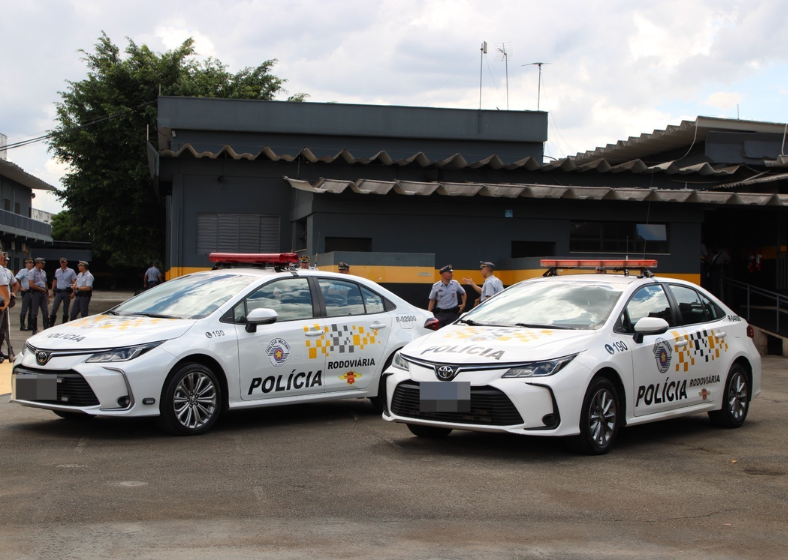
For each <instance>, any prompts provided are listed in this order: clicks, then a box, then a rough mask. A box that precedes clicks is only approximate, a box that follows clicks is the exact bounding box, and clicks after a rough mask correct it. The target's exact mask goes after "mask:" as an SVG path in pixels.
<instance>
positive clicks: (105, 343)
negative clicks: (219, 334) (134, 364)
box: [28, 315, 196, 350]
mask: <svg viewBox="0 0 788 560" xmlns="http://www.w3.org/2000/svg"><path fill="white" fill-rule="evenodd" d="M195 322H196V321H194V320H191V319H155V318H151V317H119V316H113V315H93V316H91V317H85V318H84V319H77V320H76V321H71V322H69V323H66V324H64V325H57V326H56V327H51V328H49V329H47V330H45V331H39V333H38V334H37V335H35V336H32V337H30V338H29V339H28V343H29V344H30V345H31V346H33V347H35V348H42V349H45V350H66V349H68V350H78V349H87V348H118V347H121V346H133V345H135V344H143V343H145V342H156V341H159V340H170V339H173V338H178V337H179V336H182V335H183V334H184V333H185V332H186V331H188V330H189V328H191V326H192V325H194V323H195Z"/></svg>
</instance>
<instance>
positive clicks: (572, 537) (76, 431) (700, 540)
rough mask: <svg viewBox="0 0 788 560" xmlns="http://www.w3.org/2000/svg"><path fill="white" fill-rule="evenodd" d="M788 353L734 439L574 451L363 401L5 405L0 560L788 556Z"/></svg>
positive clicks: (678, 433)
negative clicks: (203, 425)
mask: <svg viewBox="0 0 788 560" xmlns="http://www.w3.org/2000/svg"><path fill="white" fill-rule="evenodd" d="M786 402H788V360H786V359H785V358H782V357H766V358H764V378H763V393H762V395H761V396H760V397H759V398H757V399H755V400H754V401H753V403H752V407H751V410H750V414H749V417H748V419H747V422H746V423H745V425H744V426H743V427H742V428H741V429H738V430H724V429H719V428H715V427H713V426H712V425H711V424H710V423H709V421H708V418H707V417H706V416H705V415H696V416H692V417H688V418H682V419H677V420H672V421H668V422H661V423H655V424H650V425H645V426H639V427H633V428H628V429H626V430H624V431H623V432H622V434H621V436H620V440H619V443H618V445H617V447H616V448H615V450H614V451H613V452H611V453H610V454H608V455H605V456H602V457H585V456H579V455H575V454H573V453H572V452H571V451H569V450H567V449H566V447H565V445H564V444H563V442H562V441H560V440H556V439H542V438H536V437H523V436H510V435H495V434H483V433H467V432H466V433H462V432H454V433H453V434H452V435H451V436H450V437H448V438H446V439H444V440H426V439H419V438H416V437H413V436H412V435H411V434H410V432H409V431H408V430H407V428H406V427H405V426H404V425H400V424H391V423H387V422H384V421H383V420H382V419H381V418H380V416H379V415H377V414H375V413H373V411H372V407H371V406H370V405H369V403H368V402H367V401H365V400H348V401H340V402H334V403H324V404H310V405H297V406H290V407H279V408H268V409H259V410H247V411H243V412H236V413H231V414H228V415H225V416H224V417H222V418H221V419H220V421H219V423H218V424H217V426H216V428H215V429H214V430H213V431H212V432H210V433H209V434H207V435H204V436H199V437H191V438H177V437H171V436H167V435H165V434H163V433H162V432H160V431H159V430H158V428H157V427H156V424H155V422H154V421H152V420H124V419H93V420H89V421H82V422H74V421H68V420H63V419H59V418H58V417H56V416H55V415H54V414H53V413H51V412H48V411H42V410H36V409H30V408H24V407H21V406H18V405H13V404H10V403H8V402H7V398H2V399H0V503H2V508H1V509H0V512H1V513H0V558H15V559H17V558H163V557H166V558H169V559H172V560H176V559H180V558H184V559H192V558H215V557H221V558H304V557H312V558H370V557H382V558H482V557H483V558H578V559H579V558H583V559H601V558H638V559H651V558H682V559H695V558H715V559H717V558H721V559H733V558H736V559H739V558H763V559H767V558H768V559H773V558H785V557H786V552H785V551H786V550H788V515H787V514H786V511H788V508H786V502H787V501H788V445H787V444H788V415H786Z"/></svg>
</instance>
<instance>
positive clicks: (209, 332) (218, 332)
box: [205, 331, 224, 338]
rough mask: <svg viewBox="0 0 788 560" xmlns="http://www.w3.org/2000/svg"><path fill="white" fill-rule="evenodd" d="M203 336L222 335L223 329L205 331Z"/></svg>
mask: <svg viewBox="0 0 788 560" xmlns="http://www.w3.org/2000/svg"><path fill="white" fill-rule="evenodd" d="M205 336H207V337H208V338H213V337H215V336H216V337H219V336H224V331H208V332H206V333H205Z"/></svg>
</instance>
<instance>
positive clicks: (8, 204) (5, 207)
mask: <svg viewBox="0 0 788 560" xmlns="http://www.w3.org/2000/svg"><path fill="white" fill-rule="evenodd" d="M3 210H5V211H6V212H10V211H11V199H10V198H4V199H3Z"/></svg>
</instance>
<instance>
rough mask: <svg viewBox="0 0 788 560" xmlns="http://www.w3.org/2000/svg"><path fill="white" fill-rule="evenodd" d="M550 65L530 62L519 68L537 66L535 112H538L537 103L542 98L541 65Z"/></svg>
mask: <svg viewBox="0 0 788 560" xmlns="http://www.w3.org/2000/svg"><path fill="white" fill-rule="evenodd" d="M543 64H552V63H550V62H531V63H529V64H522V65H521V66H538V67H539V88H538V89H537V90H536V110H537V111H539V103H540V100H541V98H542V65H543Z"/></svg>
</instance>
